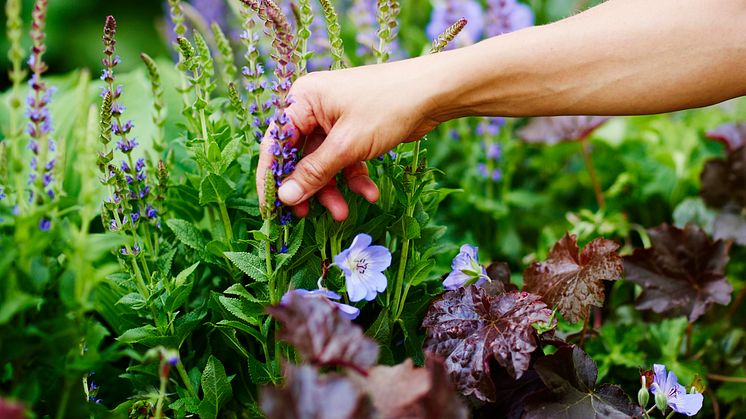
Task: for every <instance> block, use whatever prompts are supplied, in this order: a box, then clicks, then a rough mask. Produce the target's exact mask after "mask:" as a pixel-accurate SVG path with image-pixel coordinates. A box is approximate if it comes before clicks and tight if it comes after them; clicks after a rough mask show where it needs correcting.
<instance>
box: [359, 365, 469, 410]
mask: <svg viewBox="0 0 746 419" xmlns="http://www.w3.org/2000/svg"><path fill="white" fill-rule="evenodd" d="M365 386H366V389H367V391H368V394H370V397H371V400H372V402H373V406H374V407H375V409H376V411H377V413H378V414H379V415H380V416H381V417H383V418H423V419H425V418H428V419H440V418H442V419H459V418H467V417H468V416H469V415H468V410H467V409H466V405H465V404H464V402H463V401H462V400H461V398H460V397H459V396H458V394H457V393H456V392H455V391H454V389H453V383H452V382H451V379H450V377H449V376H448V371H447V370H446V369H445V365H444V364H443V361H442V360H441V359H440V358H438V357H435V356H432V355H429V356H428V357H427V359H426V361H425V368H415V366H414V364H413V363H412V360H411V359H407V360H406V361H404V362H403V363H401V364H399V365H395V366H392V367H390V366H382V365H381V366H377V367H375V368H373V369H372V370H371V371H370V374H369V376H368V378H367V380H366V381H365Z"/></svg>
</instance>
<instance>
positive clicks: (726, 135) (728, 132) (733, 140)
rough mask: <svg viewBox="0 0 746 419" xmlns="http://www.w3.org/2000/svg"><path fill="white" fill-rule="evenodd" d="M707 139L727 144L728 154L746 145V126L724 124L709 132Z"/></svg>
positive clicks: (742, 124)
mask: <svg viewBox="0 0 746 419" xmlns="http://www.w3.org/2000/svg"><path fill="white" fill-rule="evenodd" d="M707 138H710V139H712V140H716V141H720V142H721V143H723V144H725V148H726V150H727V151H728V152H731V151H734V150H736V149H737V148H739V147H741V146H743V145H746V124H744V123H741V124H723V125H720V126H719V127H717V128H715V129H714V130H712V131H707Z"/></svg>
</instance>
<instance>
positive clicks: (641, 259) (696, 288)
mask: <svg viewBox="0 0 746 419" xmlns="http://www.w3.org/2000/svg"><path fill="white" fill-rule="evenodd" d="M648 234H649V235H650V240H651V242H652V247H651V248H649V249H636V250H635V252H634V253H633V254H632V255H631V256H625V258H624V271H625V276H626V278H627V279H628V280H630V281H632V282H635V283H637V284H640V285H641V286H642V287H643V291H642V294H641V295H640V298H639V300H638V301H637V308H638V309H640V310H653V311H655V312H656V313H661V314H665V315H667V316H672V317H675V316H681V315H687V316H688V317H689V321H690V322H693V321H695V320H697V319H698V318H699V317H700V316H701V315H703V314H704V313H705V311H706V310H707V308H708V307H709V306H710V305H712V304H713V303H717V304H722V305H727V304H728V303H730V299H731V293H732V292H733V287H732V286H731V285H730V284H729V283H728V280H727V279H726V277H725V268H726V265H727V264H728V261H729V259H730V257H729V256H728V253H729V251H730V246H731V245H730V242H726V241H722V240H716V241H712V240H710V239H709V238H708V237H707V234H706V233H705V232H704V231H702V229H700V228H699V227H696V226H693V225H688V226H686V227H685V228H684V229H679V228H676V227H672V226H669V225H667V224H664V225H661V226H659V227H656V228H653V229H650V230H648Z"/></svg>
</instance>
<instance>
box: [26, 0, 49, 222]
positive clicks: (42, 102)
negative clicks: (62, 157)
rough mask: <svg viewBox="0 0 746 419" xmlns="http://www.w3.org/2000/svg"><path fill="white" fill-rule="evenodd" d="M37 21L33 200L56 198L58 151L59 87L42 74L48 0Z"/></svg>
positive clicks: (37, 8)
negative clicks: (55, 108)
mask: <svg viewBox="0 0 746 419" xmlns="http://www.w3.org/2000/svg"><path fill="white" fill-rule="evenodd" d="M32 15H33V22H32V26H31V39H32V41H33V47H32V48H31V56H30V57H29V59H28V65H29V67H30V69H31V78H30V79H29V82H28V83H29V86H30V87H31V91H30V93H29V96H28V100H27V105H28V108H27V111H26V116H27V117H28V118H29V123H28V126H27V129H26V131H27V133H28V135H29V136H30V137H31V139H30V141H29V145H28V148H29V150H31V152H32V153H33V156H32V157H31V161H30V164H29V166H30V168H31V173H30V174H29V181H28V183H29V185H30V186H31V192H30V197H29V201H30V202H35V201H36V200H43V199H45V198H44V195H46V197H47V198H48V199H50V200H51V199H54V198H55V193H54V166H55V159H54V152H55V149H56V145H55V142H54V140H53V139H52V138H51V137H50V134H51V133H52V117H51V115H50V113H49V102H50V101H51V97H52V94H53V93H54V91H55V89H54V88H53V87H47V85H46V83H45V82H44V81H43V80H42V78H41V75H42V73H44V72H45V71H46V70H47V64H46V63H45V62H44V61H43V59H42V55H43V54H44V52H45V51H46V45H45V43H44V40H45V38H46V34H45V33H44V28H45V26H46V17H47V1H46V0H40V1H37V2H36V3H35V4H34V10H33V13H32ZM35 190H38V191H39V192H43V193H42V194H41V195H37V194H35ZM51 228H52V221H51V220H50V219H49V218H47V217H42V218H41V219H40V220H39V229H40V230H41V231H49V230H50V229H51Z"/></svg>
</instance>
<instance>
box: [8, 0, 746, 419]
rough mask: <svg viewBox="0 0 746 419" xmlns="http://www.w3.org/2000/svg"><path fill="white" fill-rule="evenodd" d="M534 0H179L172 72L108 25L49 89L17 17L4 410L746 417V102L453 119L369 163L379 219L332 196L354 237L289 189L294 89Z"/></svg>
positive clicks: (498, 18) (484, 27)
mask: <svg viewBox="0 0 746 419" xmlns="http://www.w3.org/2000/svg"><path fill="white" fill-rule="evenodd" d="M538 3H542V4H543V3H544V2H531V4H532V5H533V8H532V6H530V5H529V4H527V3H522V2H518V1H514V0H511V1H492V0H490V1H486V2H478V1H465V2H464V1H448V0H443V1H441V0H437V1H434V2H433V4H432V5H431V6H432V7H423V8H422V10H421V11H419V15H417V12H418V11H417V8H416V7H413V6H412V5H409V4H408V3H400V2H399V1H397V0H376V1H373V0H354V1H352V2H351V4H346V3H345V4H343V5H340V4H337V3H336V2H332V1H329V0H319V1H316V0H299V1H298V2H290V1H281V2H280V1H278V2H275V1H273V0H236V1H229V2H224V1H216V0H212V1H206V0H205V1H197V0H195V1H191V2H185V1H182V0H168V2H166V4H165V5H164V10H165V11H166V14H167V15H168V16H167V18H166V21H167V22H168V26H169V28H168V30H166V31H164V34H165V36H164V38H166V39H167V42H168V43H169V44H170V46H171V48H172V57H173V58H175V59H174V60H168V59H165V58H159V57H155V56H151V55H148V54H145V53H142V54H141V55H140V57H139V58H140V60H139V61H138V60H137V59H138V57H136V56H129V52H127V53H126V54H127V55H125V51H130V50H129V49H123V48H119V47H121V45H120V44H119V43H118V39H119V38H118V33H117V32H118V29H119V28H118V27H117V21H116V19H115V17H114V16H108V17H106V18H105V19H102V21H101V24H102V37H101V40H102V43H101V44H100V45H101V47H100V50H99V52H98V54H99V57H100V65H99V67H98V68H96V69H95V70H92V71H91V72H93V73H95V75H97V76H98V78H96V77H93V78H92V77H91V72H89V71H88V70H78V71H75V72H74V73H72V74H71V75H69V76H65V77H59V76H50V75H48V74H47V73H48V72H47V67H48V65H47V64H46V62H45V53H46V51H47V46H46V45H47V43H46V41H47V34H46V29H47V25H46V22H47V20H48V10H47V8H48V4H47V0H36V2H35V3H34V5H33V9H32V10H25V9H24V7H23V6H24V4H23V2H21V1H20V0H6V3H5V5H6V7H5V11H6V17H7V19H6V25H5V29H6V38H7V44H8V45H9V50H8V63H9V65H8V68H7V70H8V80H9V86H8V90H7V92H6V93H4V94H3V95H2V97H3V99H4V104H3V106H4V108H3V110H4V114H5V116H3V117H2V118H0V127H1V128H2V138H1V139H0V232H1V234H0V248H1V249H2V251H0V278H2V280H0V417H2V418H13V419H15V418H23V417H53V416H54V417H57V418H64V417H69V418H78V417H117V418H119V417H121V418H166V417H169V418H187V417H200V418H218V417H227V418H239V417H240V418H245V417H268V418H309V417H340V418H402V417H410V418H466V417H509V418H555V417H571V418H576V417H578V418H581V417H610V418H633V417H637V418H639V417H643V418H653V417H665V418H668V417H672V416H674V415H687V416H693V415H697V414H701V415H704V416H708V417H710V416H712V417H720V415H722V416H724V417H731V418H733V417H738V416H737V415H738V412H739V411H741V410H742V409H743V408H744V406H746V397H744V394H746V392H745V391H744V390H746V388H744V382H746V378H745V377H746V371H745V370H744V356H746V330H745V329H744V325H743V324H742V322H740V321H739V319H741V318H742V316H743V315H744V308H743V306H742V302H743V300H744V297H745V296H746V291H745V290H746V286H745V285H744V282H743V280H742V277H743V273H744V272H745V270H746V265H745V264H744V262H743V261H744V260H745V259H744V258H743V255H744V253H743V248H742V247H740V246H743V244H744V243H746V227H745V226H746V221H745V220H746V198H744V194H743V193H742V192H743V191H744V190H746V172H745V170H746V152H745V151H744V150H746V147H745V146H744V143H746V141H744V138H745V137H744V136H745V135H746V129H744V125H743V123H742V122H740V121H739V118H738V117H737V116H738V115H737V112H733V111H731V110H728V109H726V108H714V109H708V110H702V111H692V112H687V113H682V114H679V115H677V116H676V117H669V116H656V117H646V118H640V119H621V118H606V117H588V116H573V117H556V118H535V119H533V120H530V121H523V120H516V119H504V118H473V119H461V120H458V121H453V122H449V123H447V124H444V125H443V126H442V127H440V128H438V129H437V130H436V131H434V132H433V133H431V134H429V137H430V138H431V139H430V140H428V141H425V139H422V140H419V141H414V142H411V143H405V144H402V145H400V146H399V147H397V148H396V149H395V150H392V151H391V152H389V153H386V154H384V155H382V156H380V157H379V158H377V159H374V160H372V161H370V162H368V166H369V170H370V173H371V177H373V179H374V180H375V181H376V183H377V184H378V185H379V187H380V190H381V197H380V200H379V201H378V202H377V203H375V204H371V203H368V202H367V201H364V200H363V199H362V198H360V197H357V196H355V195H354V194H352V193H350V192H349V191H348V190H347V189H346V187H345V186H344V185H343V182H341V181H340V187H341V189H342V193H343V194H344V195H345V197H346V198H347V199H348V200H349V202H350V214H349V217H348V218H347V219H346V220H345V221H342V222H337V221H335V220H333V219H332V218H331V216H330V215H328V214H326V213H325V212H324V211H323V210H322V209H321V208H320V207H316V206H314V205H312V206H311V213H310V215H309V216H308V217H306V218H297V217H295V216H294V215H293V213H292V211H291V210H290V208H288V207H286V206H284V205H283V204H282V203H281V202H280V200H279V199H278V197H277V191H278V189H279V187H280V186H281V185H282V184H283V182H285V181H286V179H287V177H288V176H289V175H291V174H292V173H293V172H294V170H295V166H296V164H297V163H298V161H299V160H300V159H302V158H303V155H304V151H305V150H304V147H303V140H304V139H303V138H301V137H302V135H301V134H300V132H299V131H298V130H297V129H296V127H295V126H294V125H293V121H292V120H291V118H290V117H289V116H288V114H287V109H288V107H289V106H290V105H291V104H292V103H293V100H294V98H293V94H292V87H293V83H294V82H295V81H296V80H297V79H298V78H299V77H303V75H305V74H306V73H308V72H310V71H315V70H337V69H342V68H345V67H349V66H352V65H354V64H359V63H384V62H386V61H389V60H392V59H399V58H403V57H406V56H411V55H415V53H416V52H420V51H422V52H423V53H430V54H437V53H440V52H441V51H444V50H446V49H449V48H455V47H459V46H464V45H468V44H471V43H474V42H477V41H479V40H481V39H483V38H485V37H489V36H497V35H500V34H503V33H507V32H511V31H514V30H519V29H521V28H524V27H527V26H530V25H533V24H534V20H535V16H534V11H537V12H540V13H541V14H537V16H546V15H547V13H548V12H547V11H546V10H547V9H545V8H542V7H539V6H537V4H538ZM418 5H420V6H424V4H420V3H418ZM410 7H413V9H414V10H409V8H410ZM417 16H419V19H420V20H419V21H418V20H417V19H418V18H417ZM25 19H26V20H29V22H30V23H28V24H26V25H24V20H25ZM428 19H429V24H426V21H427V20H428ZM536 20H539V21H540V23H541V20H540V19H539V18H536ZM26 26H28V27H29V28H30V31H29V33H28V36H26V35H24V27H26ZM405 33H406V34H419V35H418V36H420V37H421V41H422V42H421V43H420V44H419V45H416V48H412V47H411V45H410V44H411V41H409V40H406V42H404V41H405V39H403V38H404V37H403V34H405ZM400 35H401V36H400ZM50 36H51V34H50ZM408 36H409V35H408ZM412 36H413V37H415V38H416V36H415V35H412ZM425 40H427V42H426V41H425ZM174 61H175V62H174ZM133 62H136V66H137V67H138V69H137V70H135V71H134V72H123V71H120V69H121V68H122V63H133ZM55 86H57V87H58V89H55ZM143 90H144V91H146V92H147V94H145V95H143V94H142V91H143ZM739 106H740V105H739ZM739 109H740V108H739ZM143 115H144V117H143ZM53 116H54V118H53ZM740 119H741V120H742V119H743V118H740ZM705 132H706V135H707V136H708V137H709V138H712V139H714V140H717V141H719V142H720V143H723V144H724V147H722V146H720V145H718V144H717V143H715V142H705V141H704V140H703V139H702V137H704V133H705ZM625 138H626V139H627V140H626V141H625V142H624V143H622V141H620V140H621V139H625ZM262 141H264V142H265V144H268V145H269V146H268V148H269V151H270V153H271V155H272V162H271V163H270V167H269V170H267V171H266V179H265V182H264V185H265V187H264V190H257V189H256V186H255V178H256V175H257V168H256V166H257V160H258V155H259V147H260V142H262ZM436 143H437V144H438V146H434V144H436ZM671 143H673V145H671ZM627 155H629V157H622V156H627ZM444 173H460V174H462V175H459V176H456V177H449V176H446V175H445V174H444ZM657 173H659V174H657ZM660 214H664V215H663V216H661V215H660ZM669 214H672V215H671V216H670V217H669V216H668V215H669ZM446 226H447V227H446ZM477 244H479V247H477V246H476V245H477ZM630 395H632V396H633V397H630ZM634 396H636V397H634Z"/></svg>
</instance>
